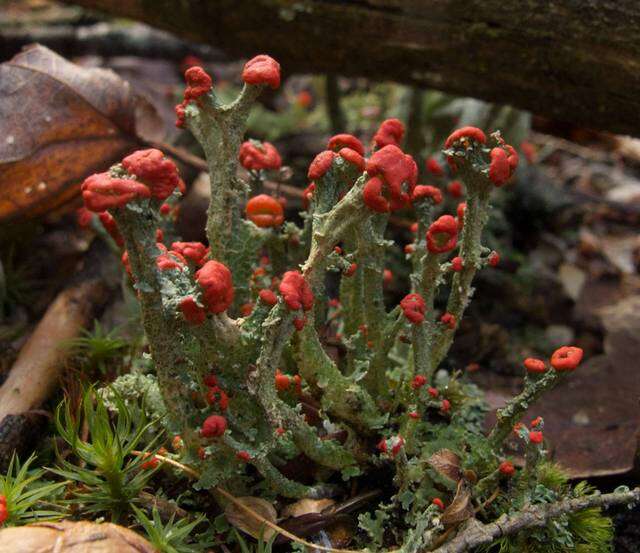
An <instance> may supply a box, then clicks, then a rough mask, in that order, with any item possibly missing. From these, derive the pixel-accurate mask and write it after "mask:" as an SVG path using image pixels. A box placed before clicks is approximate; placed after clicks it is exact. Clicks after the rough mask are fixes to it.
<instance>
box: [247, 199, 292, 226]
mask: <svg viewBox="0 0 640 553" xmlns="http://www.w3.org/2000/svg"><path fill="white" fill-rule="evenodd" d="M245 213H246V215H247V219H249V220H250V221H251V222H252V223H253V224H254V225H256V226H258V227H261V228H269V227H279V226H280V225H281V224H282V223H283V222H284V210H283V209H282V204H281V203H280V202H279V201H278V200H276V199H275V198H273V197H271V196H267V195H266V194H259V195H258V196H254V197H253V198H251V199H250V200H249V201H248V202H247V206H246V208H245Z"/></svg>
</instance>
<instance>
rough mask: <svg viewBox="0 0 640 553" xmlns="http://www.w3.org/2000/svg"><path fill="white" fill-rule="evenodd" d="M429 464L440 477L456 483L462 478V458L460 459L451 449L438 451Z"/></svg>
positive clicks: (429, 460) (428, 461)
mask: <svg viewBox="0 0 640 553" xmlns="http://www.w3.org/2000/svg"><path fill="white" fill-rule="evenodd" d="M427 463H429V465H431V467H432V468H433V469H434V470H435V471H436V472H437V473H438V474H440V475H442V476H444V477H445V478H449V480H453V481H454V482H458V481H459V480H460V478H462V471H461V470H460V457H458V456H457V455H456V454H455V453H454V452H453V451H451V450H450V449H440V450H438V451H436V452H435V453H434V454H433V455H432V456H431V457H429V459H427Z"/></svg>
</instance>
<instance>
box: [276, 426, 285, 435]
mask: <svg viewBox="0 0 640 553" xmlns="http://www.w3.org/2000/svg"><path fill="white" fill-rule="evenodd" d="M285 432H286V430H285V429H284V428H282V426H278V428H276V434H277V435H278V436H282V435H283V434H284V433H285Z"/></svg>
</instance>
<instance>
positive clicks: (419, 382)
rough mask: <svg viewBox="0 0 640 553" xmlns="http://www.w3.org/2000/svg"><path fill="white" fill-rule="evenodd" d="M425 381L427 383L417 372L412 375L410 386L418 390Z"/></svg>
mask: <svg viewBox="0 0 640 553" xmlns="http://www.w3.org/2000/svg"><path fill="white" fill-rule="evenodd" d="M426 383H427V378H426V377H425V376H423V375H421V374H417V375H416V376H414V377H413V380H412V381H411V387H412V388H413V389H414V390H419V389H420V388H422V387H423V386H424V385H425V384H426Z"/></svg>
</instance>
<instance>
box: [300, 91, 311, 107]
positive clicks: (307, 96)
mask: <svg viewBox="0 0 640 553" xmlns="http://www.w3.org/2000/svg"><path fill="white" fill-rule="evenodd" d="M312 103H313V96H312V95H311V92H309V91H308V90H301V91H300V92H298V95H297V96H296V104H298V105H299V106H300V107H301V108H308V107H309V106H310V105H311V104H312Z"/></svg>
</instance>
